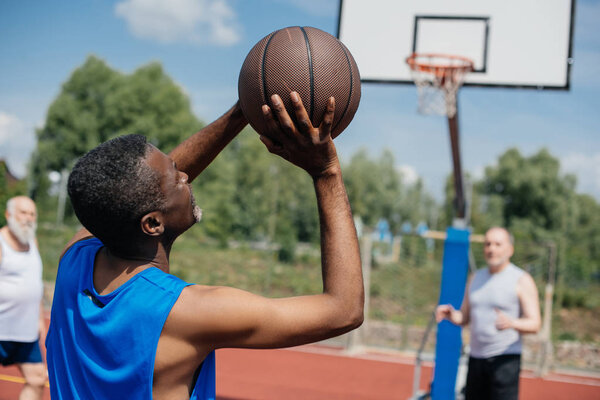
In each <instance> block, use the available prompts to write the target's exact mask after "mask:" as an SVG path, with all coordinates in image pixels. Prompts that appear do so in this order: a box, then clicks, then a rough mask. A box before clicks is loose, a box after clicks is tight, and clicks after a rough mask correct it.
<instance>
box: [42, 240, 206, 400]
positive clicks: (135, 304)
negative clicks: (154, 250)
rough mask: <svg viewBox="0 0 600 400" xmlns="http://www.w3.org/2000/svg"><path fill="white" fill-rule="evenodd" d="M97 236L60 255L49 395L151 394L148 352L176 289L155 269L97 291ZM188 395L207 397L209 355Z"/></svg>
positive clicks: (173, 280) (176, 282)
mask: <svg viewBox="0 0 600 400" xmlns="http://www.w3.org/2000/svg"><path fill="white" fill-rule="evenodd" d="M102 247H103V244H102V242H100V240H98V239H89V240H84V241H80V242H77V243H75V244H74V245H73V246H72V247H71V248H70V249H69V250H68V251H67V252H66V253H65V255H64V256H63V258H62V260H61V262H60V265H59V269H58V274H57V277H56V287H55V289H54V300H53V303H52V313H51V317H50V328H49V330H48V336H47V338H46V347H47V361H48V373H49V379H50V393H51V396H52V399H53V400H58V399H107V400H112V399H128V400H134V399H139V400H142V399H143V400H147V399H152V382H153V377H154V357H155V355H156V347H157V345H158V339H159V337H160V334H161V332H162V329H163V325H164V323H165V321H166V319H167V316H168V315H169V312H170V311H171V308H172V307H173V305H174V304H175V302H176V301H177V298H178V297H179V294H180V293H181V291H182V290H183V288H184V287H186V286H188V285H190V284H189V283H186V282H184V281H182V280H181V279H179V278H177V277H175V276H173V275H170V274H167V273H165V272H163V271H161V270H159V269H158V268H148V269H146V270H144V271H142V272H140V273H138V274H137V275H134V276H133V277H132V278H131V279H129V280H128V281H127V282H126V283H124V284H123V285H122V286H120V287H119V288H118V289H116V290H115V291H113V292H111V293H109V294H107V295H105V296H101V295H99V294H98V293H97V292H96V290H95V289H94V284H93V267H94V260H95V257H96V254H97V252H98V250H100V248H102ZM190 398H191V399H193V400H200V399H202V400H205V399H214V398H215V355H214V352H211V353H210V354H209V355H208V356H207V357H206V359H205V360H204V362H203V363H202V367H201V369H200V372H199V375H198V379H197V381H196V384H195V387H194V390H193V393H192V396H191V397H190Z"/></svg>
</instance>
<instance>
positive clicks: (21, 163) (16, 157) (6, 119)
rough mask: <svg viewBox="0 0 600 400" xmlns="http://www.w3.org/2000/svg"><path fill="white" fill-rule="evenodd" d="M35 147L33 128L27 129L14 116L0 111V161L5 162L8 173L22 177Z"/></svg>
mask: <svg viewBox="0 0 600 400" xmlns="http://www.w3.org/2000/svg"><path fill="white" fill-rule="evenodd" d="M34 147H35V134H34V130H33V127H27V126H26V125H25V124H24V123H23V122H22V121H21V120H20V119H19V118H17V117H16V116H14V115H11V114H7V113H5V112H2V111H0V159H4V160H6V162H7V163H8V166H9V168H10V171H11V172H12V173H13V174H15V175H17V176H19V177H22V176H24V175H25V173H26V170H27V161H28V160H29V156H30V155H31V152H32V151H33V149H34Z"/></svg>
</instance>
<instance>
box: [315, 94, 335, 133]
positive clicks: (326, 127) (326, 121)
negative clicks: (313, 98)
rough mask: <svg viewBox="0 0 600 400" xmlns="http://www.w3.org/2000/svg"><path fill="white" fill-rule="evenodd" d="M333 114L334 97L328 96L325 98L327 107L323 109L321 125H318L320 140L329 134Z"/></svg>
mask: <svg viewBox="0 0 600 400" xmlns="http://www.w3.org/2000/svg"><path fill="white" fill-rule="evenodd" d="M334 114H335V99H334V98H333V97H330V98H329V99H328V100H327V108H326V109H325V114H324V115H323V121H322V122H321V126H320V127H319V133H320V136H321V140H323V139H325V138H327V136H329V135H331V126H332V125H333V116H334Z"/></svg>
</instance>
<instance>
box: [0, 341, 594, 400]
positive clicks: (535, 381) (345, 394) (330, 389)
mask: <svg viewBox="0 0 600 400" xmlns="http://www.w3.org/2000/svg"><path fill="white" fill-rule="evenodd" d="M413 370H414V357H412V356H409V355H406V354H401V353H398V352H385V351H383V350H381V351H375V350H371V351H369V352H366V353H364V354H360V355H355V356H348V355H346V354H345V353H344V351H343V349H340V348H336V347H327V346H323V345H307V346H301V347H298V348H293V349H282V350H245V349H225V350H218V351H217V399H222V400H250V399H264V400H270V399H272V400H276V399H277V400H281V399H288V400H295V399H297V400H301V399H302V400H306V399H314V400H320V399H322V400H336V399H337V400H347V399H357V400H358V399H364V400H367V399H373V400H375V399H381V400H392V399H398V400H407V399H409V397H410V396H411V395H412V379H413ZM432 370H433V368H432V365H431V364H428V363H426V364H425V365H424V366H423V371H422V373H421V388H423V389H425V388H426V387H427V385H428V383H429V381H430V379H431V376H432ZM21 382H22V380H21V379H20V376H19V373H18V371H17V369H16V368H15V367H10V368H5V367H0V400H15V399H17V398H18V393H19V391H20V388H21ZM49 398H50V395H49V391H48V389H46V392H45V395H44V399H49ZM569 398H572V399H578V400H595V399H598V398H600V377H599V376H582V375H567V374H555V373H551V374H549V375H547V376H546V377H544V378H537V377H535V376H533V374H532V373H531V372H529V371H527V370H525V371H523V372H522V373H521V395H520V399H521V400H537V399H544V400H559V399H569Z"/></svg>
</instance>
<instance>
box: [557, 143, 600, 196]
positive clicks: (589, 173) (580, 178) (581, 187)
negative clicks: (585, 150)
mask: <svg viewBox="0 0 600 400" xmlns="http://www.w3.org/2000/svg"><path fill="white" fill-rule="evenodd" d="M560 165H561V166H562V167H563V169H564V171H565V172H566V173H570V174H574V175H575V176H577V192H578V193H587V194H590V195H592V196H594V197H595V198H596V199H597V200H599V201H600V153H596V154H592V155H586V154H579V153H571V154H569V155H567V156H565V157H563V158H561V160H560Z"/></svg>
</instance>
